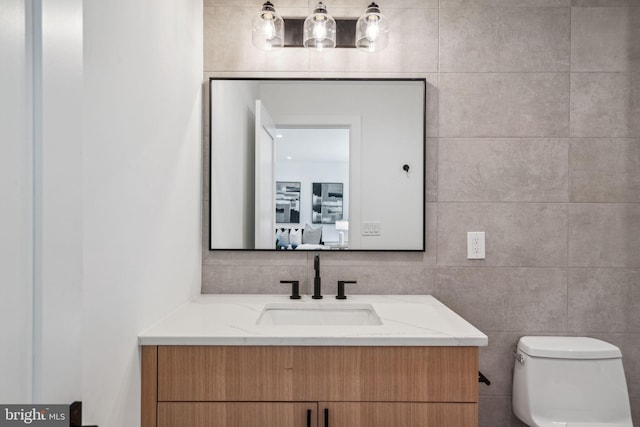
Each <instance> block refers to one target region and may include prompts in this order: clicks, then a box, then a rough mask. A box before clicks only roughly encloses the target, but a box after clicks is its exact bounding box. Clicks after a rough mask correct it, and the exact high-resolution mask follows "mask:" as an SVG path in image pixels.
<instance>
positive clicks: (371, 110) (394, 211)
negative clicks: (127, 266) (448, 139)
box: [209, 78, 426, 251]
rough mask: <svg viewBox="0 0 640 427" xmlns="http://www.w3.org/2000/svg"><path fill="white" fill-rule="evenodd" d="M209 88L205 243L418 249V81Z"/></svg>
mask: <svg viewBox="0 0 640 427" xmlns="http://www.w3.org/2000/svg"><path fill="white" fill-rule="evenodd" d="M209 86H210V110H209V111H210V121H209V126H210V130H209V138H210V139H209V147H210V165H209V166H210V169H209V171H210V176H209V184H210V185H209V191H210V194H209V207H210V210H209V212H210V214H209V248H210V249H211V250H278V251H293V250H297V251H300V250H314V251H317V250H358V251H424V250H425V186H424V182H425V145H426V142H425V101H426V99H425V96H426V81H425V79H250V78H211V79H210V81H209Z"/></svg>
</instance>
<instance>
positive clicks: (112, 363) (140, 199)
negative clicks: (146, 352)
mask: <svg viewBox="0 0 640 427" xmlns="http://www.w3.org/2000/svg"><path fill="white" fill-rule="evenodd" d="M202 13H203V5H202V0H182V1H173V0H136V1H130V0H111V1H108V2H105V1H100V0H89V1H85V3H84V67H85V68H84V71H85V73H84V75H85V84H84V94H85V97H84V100H85V118H84V134H85V138H84V139H85V144H84V162H83V175H84V183H83V184H84V185H83V217H84V221H83V226H84V242H83V243H84V254H85V256H84V274H83V282H84V293H83V368H82V371H83V390H82V399H83V401H84V408H85V420H84V424H99V425H100V427H129V426H136V425H139V417H140V415H139V405H140V403H139V402H140V388H139V387H140V369H139V353H138V346H137V342H136V337H137V335H138V333H139V332H140V331H141V330H142V329H143V328H144V327H147V326H149V325H150V323H151V322H153V321H155V320H156V319H158V318H159V317H160V316H162V315H163V314H165V313H166V312H167V311H168V310H170V309H171V308H173V307H175V306H176V305H178V304H180V303H181V302H183V301H185V300H186V299H188V298H189V297H190V296H192V295H193V294H196V293H199V288H200V280H201V266H200V258H201V249H200V248H201V226H200V216H201V214H200V208H201V202H200V196H201V187H200V177H201V114H202V110H201V94H202V69H203V64H202V51H203V45H202V40H203V29H202V21H203V16H202Z"/></svg>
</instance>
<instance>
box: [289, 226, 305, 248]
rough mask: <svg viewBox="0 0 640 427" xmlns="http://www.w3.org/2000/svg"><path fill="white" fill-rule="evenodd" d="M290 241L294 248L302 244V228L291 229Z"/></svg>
mask: <svg viewBox="0 0 640 427" xmlns="http://www.w3.org/2000/svg"><path fill="white" fill-rule="evenodd" d="M289 243H291V246H293V247H294V248H295V247H296V246H300V245H301V244H302V229H300V228H296V229H291V231H290V232H289Z"/></svg>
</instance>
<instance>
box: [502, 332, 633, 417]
mask: <svg viewBox="0 0 640 427" xmlns="http://www.w3.org/2000/svg"><path fill="white" fill-rule="evenodd" d="M515 356H516V361H515V366H514V372H513V400H512V402H513V411H514V413H515V414H516V415H517V416H518V418H519V419H520V420H521V421H523V422H524V423H526V424H528V425H529V426H531V427H563V426H565V427H587V426H589V427H633V424H632V422H631V410H630V407H629V395H628V392H627V383H626V380H625V377H624V370H623V368H622V354H621V353H620V349H619V348H618V347H616V346H614V345H612V344H609V343H607V342H604V341H600V340H597V339H593V338H585V337H522V338H520V341H519V342H518V347H517V350H516V353H515Z"/></svg>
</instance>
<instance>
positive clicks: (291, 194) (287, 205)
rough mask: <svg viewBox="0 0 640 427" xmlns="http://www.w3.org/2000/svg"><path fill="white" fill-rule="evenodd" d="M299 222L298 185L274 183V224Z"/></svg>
mask: <svg viewBox="0 0 640 427" xmlns="http://www.w3.org/2000/svg"><path fill="white" fill-rule="evenodd" d="M299 222H300V183H299V182H284V181H276V223H278V224H298V223H299Z"/></svg>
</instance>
